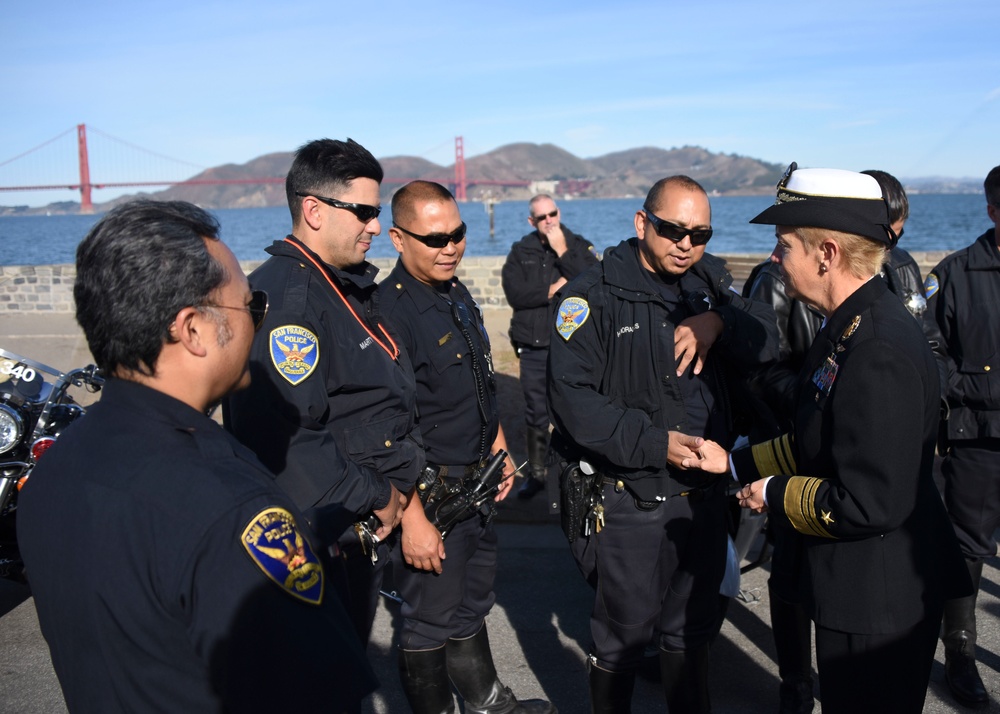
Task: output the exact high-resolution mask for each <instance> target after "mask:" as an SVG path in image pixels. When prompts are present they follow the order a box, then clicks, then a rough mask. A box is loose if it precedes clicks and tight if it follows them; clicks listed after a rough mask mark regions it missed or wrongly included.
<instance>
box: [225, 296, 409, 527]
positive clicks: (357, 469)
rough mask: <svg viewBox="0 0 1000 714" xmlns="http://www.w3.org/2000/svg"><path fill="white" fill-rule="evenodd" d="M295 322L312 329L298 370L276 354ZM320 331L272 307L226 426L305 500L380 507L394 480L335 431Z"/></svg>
mask: <svg viewBox="0 0 1000 714" xmlns="http://www.w3.org/2000/svg"><path fill="white" fill-rule="evenodd" d="M292 327H294V328H295V329H298V330H302V331H303V333H308V334H305V335H304V338H303V339H305V340H306V342H305V343H304V346H303V347H302V349H303V350H307V349H308V350H309V351H308V352H306V353H305V354H303V355H301V358H300V360H298V361H299V362H301V363H302V366H300V367H296V368H295V370H297V371H298V373H295V372H294V371H293V370H286V371H291V372H293V373H292V374H290V375H288V376H286V375H285V374H284V373H283V372H282V373H279V370H278V369H277V368H276V366H275V362H274V360H273V359H272V354H271V352H272V349H273V348H272V346H271V342H272V335H271V333H272V331H274V330H280V329H289V328H292ZM316 335H317V330H316V329H315V328H314V327H313V326H312V325H311V323H310V322H309V321H307V320H305V319H303V316H302V315H294V316H293V315H289V314H282V313H281V312H278V311H275V312H274V313H273V314H270V313H269V314H268V317H267V320H266V322H265V324H264V325H263V326H262V327H261V329H260V331H259V332H258V334H257V335H256V336H255V338H254V342H253V347H252V349H251V357H250V377H251V384H250V387H249V388H247V389H245V390H242V391H240V392H236V393H234V394H233V395H231V396H230V397H229V398H228V399H227V400H226V402H225V403H224V410H223V418H224V422H225V425H226V428H227V429H228V430H229V431H230V432H232V433H233V434H234V435H235V436H236V437H237V438H238V439H239V440H240V441H241V442H243V443H244V444H246V445H247V446H249V447H250V448H251V449H253V450H254V452H256V454H257V456H258V457H259V458H260V460H261V461H262V462H264V465H265V466H267V468H268V469H269V470H270V471H272V472H273V473H275V474H277V476H276V481H277V483H278V485H279V486H280V487H281V488H282V490H284V491H285V492H286V493H288V494H289V495H290V496H291V497H292V500H293V501H294V502H295V503H296V504H297V505H298V506H299V507H300V508H310V507H313V506H325V505H328V504H340V505H342V506H343V508H345V509H346V510H348V511H350V512H353V513H357V514H365V513H368V512H369V511H372V510H378V509H380V508H383V507H385V505H386V504H388V502H389V497H390V494H391V486H390V482H389V480H388V479H386V478H385V477H384V476H383V475H382V474H380V473H379V472H378V471H377V470H375V469H374V468H371V467H368V466H365V465H362V464H359V463H357V462H356V461H354V460H353V459H350V458H348V456H347V455H346V454H344V453H343V451H342V450H341V449H340V448H339V447H338V445H337V443H336V441H335V440H334V438H333V435H332V434H331V433H330V427H329V426H328V421H329V416H330V408H331V407H330V403H329V395H328V394H327V392H326V383H325V380H324V379H323V373H322V370H323V369H324V366H325V363H326V360H327V359H328V358H329V356H327V355H325V354H324V352H323V351H324V348H328V347H329V346H327V345H323V344H321V343H320V341H319V340H318V338H317V337H316ZM310 347H311V348H312V349H309V348H310ZM310 360H312V361H311V362H310Z"/></svg>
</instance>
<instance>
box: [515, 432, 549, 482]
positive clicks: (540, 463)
mask: <svg viewBox="0 0 1000 714" xmlns="http://www.w3.org/2000/svg"><path fill="white" fill-rule="evenodd" d="M527 436H528V438H527V447H528V476H527V477H526V478H525V479H524V483H522V484H521V488H519V489H518V490H517V497H518V498H521V499H525V500H527V499H529V498H533V497H534V496H535V494H537V493H538V492H539V491H541V490H543V489H544V488H545V474H546V472H547V471H548V467H546V465H545V457H546V455H547V454H548V451H549V430H548V429H538V428H536V427H533V426H529V427H528V435H527Z"/></svg>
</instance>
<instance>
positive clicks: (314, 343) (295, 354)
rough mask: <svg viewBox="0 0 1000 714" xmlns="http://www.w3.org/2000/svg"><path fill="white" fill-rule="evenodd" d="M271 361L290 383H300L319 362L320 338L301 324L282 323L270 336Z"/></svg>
mask: <svg viewBox="0 0 1000 714" xmlns="http://www.w3.org/2000/svg"><path fill="white" fill-rule="evenodd" d="M268 345H269V347H270V351H271V362H272V363H273V364H274V368H275V369H276V370H277V371H278V374H280V375H281V376H282V377H284V378H285V379H286V380H288V382H289V383H290V384H293V385H295V384H298V383H299V382H301V381H302V380H303V379H305V378H306V377H308V376H309V375H310V374H312V373H313V370H314V369H316V365H317V364H319V340H317V339H316V335H314V334H313V333H312V332H310V331H309V330H307V329H306V328H304V327H300V326H299V325H282V326H281V327H276V328H274V329H273V330H271V334H270V336H269V337H268Z"/></svg>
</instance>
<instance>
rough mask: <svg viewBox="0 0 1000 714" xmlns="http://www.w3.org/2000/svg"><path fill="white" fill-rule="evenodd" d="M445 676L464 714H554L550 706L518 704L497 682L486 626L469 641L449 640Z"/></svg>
mask: <svg viewBox="0 0 1000 714" xmlns="http://www.w3.org/2000/svg"><path fill="white" fill-rule="evenodd" d="M445 651H446V652H447V663H448V676H449V677H451V683H452V684H454V685H455V689H457V690H458V693H459V695H460V696H461V697H462V699H464V700H465V714H557V711H556V708H555V707H554V706H552V704H551V703H550V702H546V701H544V700H542V699H526V700H524V701H522V702H519V701H518V700H517V699H516V698H515V697H514V693H513V692H511V691H510V688H509V687H505V686H504V685H503V684H502V683H501V682H500V680H499V679H498V678H497V670H496V667H495V666H494V665H493V654H492V653H491V652H490V638H489V635H488V634H487V632H486V623H485V622H484V623H483V626H482V627H481V628H479V632H477V633H476V634H475V635H473V636H472V637H467V638H466V639H464V640H456V639H450V640H448V644H447V645H446V646H445Z"/></svg>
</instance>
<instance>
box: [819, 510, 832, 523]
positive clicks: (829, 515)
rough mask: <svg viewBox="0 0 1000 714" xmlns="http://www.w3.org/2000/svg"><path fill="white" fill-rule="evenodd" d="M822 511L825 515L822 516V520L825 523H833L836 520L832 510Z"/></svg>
mask: <svg viewBox="0 0 1000 714" xmlns="http://www.w3.org/2000/svg"><path fill="white" fill-rule="evenodd" d="M822 513H823V515H822V516H820V520H822V521H823V522H824V523H825V524H827V525H830V524H831V523H833V522H834V521H833V513H831V512H830V511H822Z"/></svg>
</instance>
